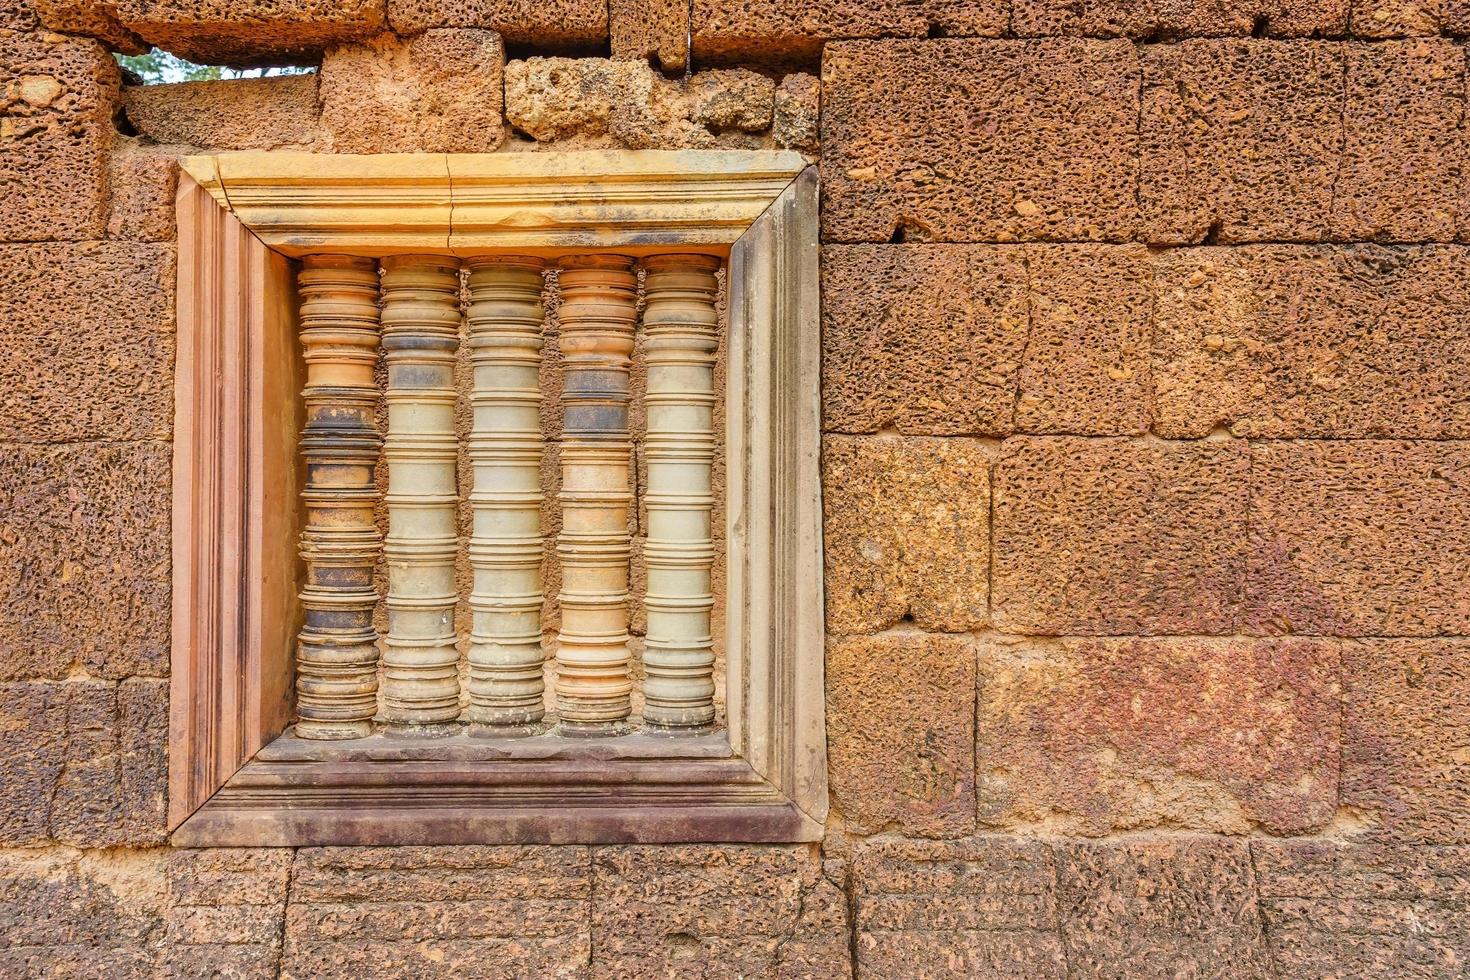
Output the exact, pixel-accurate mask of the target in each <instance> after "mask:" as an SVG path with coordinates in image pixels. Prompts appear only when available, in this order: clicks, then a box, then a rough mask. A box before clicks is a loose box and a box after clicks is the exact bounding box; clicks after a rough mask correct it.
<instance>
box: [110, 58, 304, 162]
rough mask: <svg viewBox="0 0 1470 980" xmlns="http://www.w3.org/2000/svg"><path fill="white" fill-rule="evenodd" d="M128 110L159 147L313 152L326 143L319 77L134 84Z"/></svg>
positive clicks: (128, 94)
mask: <svg viewBox="0 0 1470 980" xmlns="http://www.w3.org/2000/svg"><path fill="white" fill-rule="evenodd" d="M123 107H124V109H125V111H126V112H127V116H128V121H129V122H130V123H132V124H133V128H135V129H136V130H137V131H138V132H139V134H141V135H142V136H145V137H147V138H148V139H151V140H153V141H154V142H157V143H170V144H182V145H184V146H195V147H205V148H208V149H214V150H279V149H297V150H312V149H320V148H321V147H322V145H323V143H324V140H325V133H324V132H323V130H322V127H321V125H320V123H319V121H318V117H319V116H320V114H321V106H320V105H318V103H317V76H316V75H315V74H310V75H280V76H276V77H274V78H236V79H231V80H229V81H219V82H179V83H177V84H174V85H132V86H129V87H128V88H126V89H124V90H123Z"/></svg>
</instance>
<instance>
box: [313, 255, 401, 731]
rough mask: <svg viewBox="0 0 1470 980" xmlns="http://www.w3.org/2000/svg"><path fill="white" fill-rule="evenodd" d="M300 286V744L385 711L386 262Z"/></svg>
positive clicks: (334, 271)
mask: <svg viewBox="0 0 1470 980" xmlns="http://www.w3.org/2000/svg"><path fill="white" fill-rule="evenodd" d="M298 284H299V293H300V299H301V347H302V356H303V359H304V360H305V362H306V388H305V390H304V391H303V392H302V398H303V400H304V402H305V406H306V428H305V430H304V431H303V432H302V434H301V455H302V457H303V459H304V460H305V463H306V488H305V490H304V491H303V492H302V498H303V500H304V501H305V504H306V528H305V530H304V531H303V532H302V535H301V557H302V559H303V560H304V561H305V563H306V587H305V588H304V589H303V590H302V593H301V601H302V605H303V606H304V607H305V614H306V615H305V624H304V626H303V627H302V630H301V633H300V635H299V641H300V642H299V643H298V645H297V648H296V711H297V715H298V721H297V723H296V734H298V735H300V736H301V737H303V738H317V739H335V738H362V737H363V736H365V735H367V734H369V732H370V731H371V730H372V719H373V715H374V714H375V713H376V711H377V707H378V700H377V691H378V648H377V633H376V632H375V631H374V630H373V607H374V606H375V605H376V603H377V593H376V591H375V590H374V588H373V564H374V562H375V560H376V558H377V554H378V548H379V545H380V541H379V536H378V530H377V525H376V523H375V522H374V519H373V507H374V504H375V502H376V500H377V487H376V485H375V483H374V480H373V469H374V467H375V466H376V464H377V461H378V452H379V448H380V446H381V444H382V441H381V439H379V437H378V429H377V424H376V422H375V421H374V413H375V410H376V406H377V397H378V389H377V384H376V382H375V381H374V380H373V370H374V368H375V366H376V365H377V360H378V303H377V300H378V269H377V263H376V262H374V261H373V260H372V259H363V258H354V257H352V256H345V255H309V256H307V257H306V258H305V259H303V260H302V268H301V273H300V275H299V277H298Z"/></svg>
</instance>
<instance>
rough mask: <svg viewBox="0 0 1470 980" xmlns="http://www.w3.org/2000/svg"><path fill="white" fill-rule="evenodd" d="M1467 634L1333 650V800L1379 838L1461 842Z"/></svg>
mask: <svg viewBox="0 0 1470 980" xmlns="http://www.w3.org/2000/svg"><path fill="white" fill-rule="evenodd" d="M1467 731H1470V643H1467V642H1466V641H1464V640H1440V639H1435V640H1358V641H1356V642H1353V643H1349V644H1347V645H1346V647H1345V649H1344V651H1343V760H1342V765H1343V773H1342V778H1343V803H1344V804H1346V805H1349V806H1352V807H1355V808H1357V810H1358V811H1360V813H1361V815H1362V818H1363V819H1364V820H1367V821H1369V822H1370V823H1371V824H1372V827H1371V829H1370V833H1371V834H1372V835H1373V836H1375V837H1378V838H1381V839H1388V840H1397V841H1408V842H1410V843H1414V844H1470V825H1467V822H1466V820H1465V814H1466V813H1467V812H1470V752H1467V751H1466V746H1465V733H1466V732H1467Z"/></svg>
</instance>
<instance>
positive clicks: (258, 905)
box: [163, 848, 292, 977]
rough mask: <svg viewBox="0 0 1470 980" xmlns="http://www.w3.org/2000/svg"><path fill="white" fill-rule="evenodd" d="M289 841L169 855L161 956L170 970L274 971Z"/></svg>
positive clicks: (196, 972)
mask: <svg viewBox="0 0 1470 980" xmlns="http://www.w3.org/2000/svg"><path fill="white" fill-rule="evenodd" d="M291 854H292V852H291V851H290V850H289V849H287V848H278V849H264V848H263V849H236V848H221V849H218V850H205V851H180V850H176V851H173V852H171V853H170V855H169V865H168V879H169V907H168V911H167V915H166V917H165V928H166V940H165V943H164V950H163V957H164V963H165V968H166V969H167V970H168V971H169V974H170V975H171V976H225V977H267V976H274V975H275V974H276V972H277V970H278V969H279V967H280V957H281V934H282V929H283V928H284V919H285V911H286V887H287V879H288V877H289V875H290V871H291Z"/></svg>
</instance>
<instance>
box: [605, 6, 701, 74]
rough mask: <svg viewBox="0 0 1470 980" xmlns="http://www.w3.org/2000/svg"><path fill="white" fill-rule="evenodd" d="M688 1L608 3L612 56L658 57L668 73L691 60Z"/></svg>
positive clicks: (638, 59) (642, 59) (621, 57)
mask: <svg viewBox="0 0 1470 980" xmlns="http://www.w3.org/2000/svg"><path fill="white" fill-rule="evenodd" d="M689 7H690V5H689V3H688V0H608V4H607V14H608V28H609V31H610V33H611V35H612V56H613V57H614V58H616V59H618V60H619V61H646V60H648V59H650V58H658V63H659V65H660V66H661V67H662V68H663V69H664V70H665V71H675V70H678V69H682V68H683V67H684V66H685V64H686V63H687V62H688V60H689Z"/></svg>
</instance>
